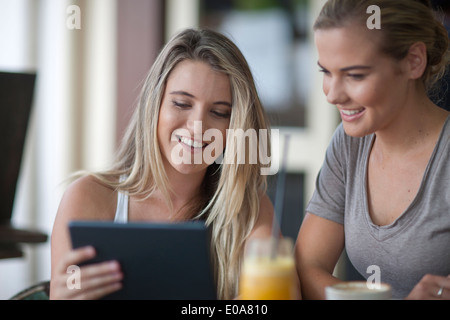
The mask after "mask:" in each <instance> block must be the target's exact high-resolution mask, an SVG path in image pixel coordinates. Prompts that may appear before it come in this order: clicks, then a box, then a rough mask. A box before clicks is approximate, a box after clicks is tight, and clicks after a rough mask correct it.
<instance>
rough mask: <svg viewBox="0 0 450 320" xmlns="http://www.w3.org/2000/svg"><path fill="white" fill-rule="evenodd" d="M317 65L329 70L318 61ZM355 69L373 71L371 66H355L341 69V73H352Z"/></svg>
mask: <svg viewBox="0 0 450 320" xmlns="http://www.w3.org/2000/svg"><path fill="white" fill-rule="evenodd" d="M317 64H318V65H319V67H321V68H322V69H324V70H327V69H326V68H324V67H323V66H322V65H321V64H320V62H319V61H317ZM355 69H372V67H371V66H364V65H354V66H349V67H345V68H342V69H339V71H342V72H346V71H351V70H355Z"/></svg>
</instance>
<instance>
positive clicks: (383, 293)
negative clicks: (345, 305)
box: [325, 281, 392, 300]
mask: <svg viewBox="0 0 450 320" xmlns="http://www.w3.org/2000/svg"><path fill="white" fill-rule="evenodd" d="M325 296H326V299H327V300H389V299H391V297H392V288H391V286H390V285H389V284H387V283H380V284H372V283H367V282H365V281H347V282H341V283H338V284H335V285H332V286H328V287H326V288H325Z"/></svg>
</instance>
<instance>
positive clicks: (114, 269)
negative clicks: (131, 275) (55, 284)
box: [60, 261, 123, 299]
mask: <svg viewBox="0 0 450 320" xmlns="http://www.w3.org/2000/svg"><path fill="white" fill-rule="evenodd" d="M79 272H80V275H79V276H80V278H79V286H75V287H72V288H69V287H68V286H67V285H64V284H63V287H62V288H60V289H61V294H63V295H64V297H65V299H98V298H101V297H103V296H104V295H106V294H109V293H111V292H114V291H116V290H118V289H120V288H121V287H122V284H121V281H122V279H123V274H122V272H120V265H119V263H118V262H117V261H110V262H102V263H96V264H92V265H88V266H83V267H82V268H80V269H79ZM65 278H66V277H65ZM66 281H67V280H66Z"/></svg>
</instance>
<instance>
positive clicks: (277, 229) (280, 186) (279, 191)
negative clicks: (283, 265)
mask: <svg viewBox="0 0 450 320" xmlns="http://www.w3.org/2000/svg"><path fill="white" fill-rule="evenodd" d="M289 138H290V135H288V134H286V135H285V136H284V145H283V155H282V159H281V160H282V162H281V168H280V172H279V175H278V179H277V188H276V190H275V213H274V215H273V223H272V240H273V245H272V251H271V258H272V259H275V257H276V255H277V248H278V242H279V238H280V235H281V218H282V215H283V204H284V193H285V189H286V186H285V180H286V162H287V154H288V147H289Z"/></svg>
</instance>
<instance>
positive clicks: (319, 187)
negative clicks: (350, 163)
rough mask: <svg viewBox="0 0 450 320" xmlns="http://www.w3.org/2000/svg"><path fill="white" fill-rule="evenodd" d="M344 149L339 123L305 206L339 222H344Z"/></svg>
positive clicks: (323, 216)
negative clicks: (313, 189)
mask: <svg viewBox="0 0 450 320" xmlns="http://www.w3.org/2000/svg"><path fill="white" fill-rule="evenodd" d="M345 150H346V148H345V133H344V129H343V126H342V124H340V125H339V126H338V128H337V129H336V131H335V132H334V134H333V137H332V139H331V143H330V144H329V146H328V148H327V151H326V154H325V160H324V162H323V165H322V168H321V169H320V172H319V174H318V176H317V179H316V188H315V191H314V193H313V196H312V198H311V200H310V202H309V203H308V205H307V207H306V212H309V213H312V214H315V215H317V216H320V217H322V218H325V219H328V220H331V221H334V222H337V223H339V224H344V212H345V191H346V188H345V176H346V174H345V168H346V163H347V161H346V153H345Z"/></svg>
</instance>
